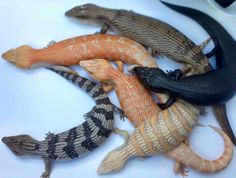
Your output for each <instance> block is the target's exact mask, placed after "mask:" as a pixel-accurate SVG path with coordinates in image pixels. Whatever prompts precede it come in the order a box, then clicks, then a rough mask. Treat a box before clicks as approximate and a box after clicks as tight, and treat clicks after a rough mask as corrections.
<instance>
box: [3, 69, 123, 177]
mask: <svg viewBox="0 0 236 178" xmlns="http://www.w3.org/2000/svg"><path fill="white" fill-rule="evenodd" d="M51 69H52V70H54V71H55V72H56V73H58V74H59V75H61V76H63V77H64V78H66V79H67V80H69V81H71V82H72V83H74V84H75V85H76V86H78V87H80V88H81V89H82V90H84V91H86V92H87V93H88V94H89V95H90V96H91V97H92V98H93V99H94V101H95V103H96V105H95V106H94V107H93V108H92V110H91V111H90V112H88V113H87V114H85V115H84V117H85V119H86V121H85V122H83V123H82V124H80V125H79V126H77V127H73V128H71V129H69V130H67V131H65V132H62V133H59V134H52V133H49V134H47V136H46V138H45V140H43V141H38V140H35V139H34V138H32V137H31V136H29V135H17V136H10V137H3V138H2V141H3V142H4V143H5V144H6V146H7V147H8V148H9V149H10V150H11V151H12V152H13V153H14V154H15V155H17V156H27V155H37V156H40V157H42V158H43V160H44V161H45V172H44V173H43V174H42V176H41V177H42V178H49V176H50V173H51V162H52V161H55V160H70V159H75V158H77V157H80V156H83V155H84V154H86V153H89V152H91V151H93V150H94V149H95V148H97V147H98V146H100V145H101V144H102V143H103V142H104V141H105V140H106V139H107V138H108V136H109V135H110V134H111V132H112V131H113V124H114V116H113V111H117V112H119V113H120V114H121V116H122V114H123V111H121V110H120V109H119V108H118V107H116V106H115V105H113V104H112V103H111V101H110V99H109V98H108V96H107V94H106V93H105V92H104V91H103V90H102V88H101V87H100V86H99V85H98V84H96V83H94V82H91V81H90V80H88V79H86V78H84V77H81V76H79V75H77V74H75V73H74V72H73V71H69V73H68V72H65V71H60V70H59V69H58V68H54V67H52V68H51ZM63 70H64V69H63Z"/></svg>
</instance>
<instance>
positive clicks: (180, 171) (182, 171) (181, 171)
mask: <svg viewBox="0 0 236 178" xmlns="http://www.w3.org/2000/svg"><path fill="white" fill-rule="evenodd" d="M188 172H189V171H188V170H187V169H186V168H185V167H184V166H183V165H178V166H177V167H175V173H178V174H180V175H181V176H182V177H185V176H188Z"/></svg>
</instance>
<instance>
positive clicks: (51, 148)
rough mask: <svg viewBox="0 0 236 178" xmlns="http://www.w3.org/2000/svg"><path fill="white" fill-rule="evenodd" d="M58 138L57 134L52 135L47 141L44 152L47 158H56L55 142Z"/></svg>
mask: <svg viewBox="0 0 236 178" xmlns="http://www.w3.org/2000/svg"><path fill="white" fill-rule="evenodd" d="M58 140H59V136H58V135H55V136H52V137H51V139H50V140H49V141H48V149H47V150H46V153H47V154H48V158H49V159H52V160H55V159H57V155H56V154H55V152H56V143H57V142H58Z"/></svg>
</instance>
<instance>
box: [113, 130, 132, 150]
mask: <svg viewBox="0 0 236 178" xmlns="http://www.w3.org/2000/svg"><path fill="white" fill-rule="evenodd" d="M113 132H114V133H115V134H117V135H120V136H122V137H123V138H124V139H125V143H124V144H123V145H125V144H127V142H128V139H129V133H128V132H127V131H126V130H121V129H119V128H114V129H113ZM123 145H122V146H123ZM122 146H121V147H122Z"/></svg>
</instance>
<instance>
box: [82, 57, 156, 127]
mask: <svg viewBox="0 0 236 178" xmlns="http://www.w3.org/2000/svg"><path fill="white" fill-rule="evenodd" d="M80 66H81V67H83V68H84V69H85V70H87V71H89V72H90V75H91V76H92V77H93V78H94V79H96V80H98V81H100V82H106V83H108V84H111V85H112V86H113V87H114V89H115V92H116V94H117V97H118V99H119V102H120V105H121V108H123V111H124V113H125V116H126V117H127V118H128V119H129V120H130V121H131V123H132V124H133V125H134V126H135V127H137V126H138V125H139V124H140V123H142V122H143V121H144V120H146V119H147V116H148V117H150V116H152V115H155V114H157V113H158V112H160V109H159V108H158V107H157V105H156V103H155V102H154V100H153V99H152V97H151V94H150V92H148V91H147V89H145V88H144V86H143V85H141V84H140V82H139V81H138V79H137V78H136V77H135V76H128V75H125V74H123V73H122V72H120V71H117V70H115V69H114V68H113V67H112V66H111V64H109V63H108V62H107V61H106V60H104V59H94V60H87V61H81V62H80ZM134 91H135V92H134ZM136 103H137V104H136Z"/></svg>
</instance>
